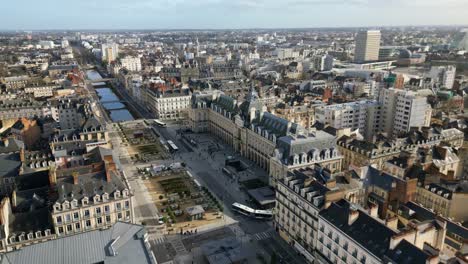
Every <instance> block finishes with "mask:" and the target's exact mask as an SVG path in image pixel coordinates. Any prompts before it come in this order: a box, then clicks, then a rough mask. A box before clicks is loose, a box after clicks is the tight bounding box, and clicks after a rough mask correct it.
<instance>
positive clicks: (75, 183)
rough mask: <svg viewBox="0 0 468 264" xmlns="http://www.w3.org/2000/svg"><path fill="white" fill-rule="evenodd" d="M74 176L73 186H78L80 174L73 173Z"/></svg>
mask: <svg viewBox="0 0 468 264" xmlns="http://www.w3.org/2000/svg"><path fill="white" fill-rule="evenodd" d="M72 176H73V184H74V185H77V184H78V172H76V171H74V172H73V173H72Z"/></svg>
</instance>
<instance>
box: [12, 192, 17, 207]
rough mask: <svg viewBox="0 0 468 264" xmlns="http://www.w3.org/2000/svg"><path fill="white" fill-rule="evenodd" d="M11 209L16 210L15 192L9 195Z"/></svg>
mask: <svg viewBox="0 0 468 264" xmlns="http://www.w3.org/2000/svg"><path fill="white" fill-rule="evenodd" d="M11 207H13V208H16V190H13V192H12V193H11Z"/></svg>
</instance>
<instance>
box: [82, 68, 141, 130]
mask: <svg viewBox="0 0 468 264" xmlns="http://www.w3.org/2000/svg"><path fill="white" fill-rule="evenodd" d="M86 75H87V77H88V79H90V80H91V81H94V80H99V79H102V77H101V75H100V74H99V73H98V72H97V71H95V70H89V71H87V72H86ZM93 87H94V89H95V90H96V93H97V94H98V96H99V103H101V104H102V106H103V107H104V109H106V111H107V112H108V113H109V116H110V118H111V119H112V121H114V122H121V121H129V120H134V119H135V118H134V117H133V116H132V114H131V113H130V112H129V111H128V109H127V107H126V105H125V104H124V103H122V102H121V100H120V98H119V97H118V96H117V95H116V94H115V93H114V92H113V91H112V89H111V88H109V87H107V83H105V82H99V83H93Z"/></svg>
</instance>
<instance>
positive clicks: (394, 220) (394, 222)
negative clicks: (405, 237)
mask: <svg viewBox="0 0 468 264" xmlns="http://www.w3.org/2000/svg"><path fill="white" fill-rule="evenodd" d="M385 225H386V226H388V227H389V228H391V229H395V230H398V217H396V216H392V217H389V218H387V220H385Z"/></svg>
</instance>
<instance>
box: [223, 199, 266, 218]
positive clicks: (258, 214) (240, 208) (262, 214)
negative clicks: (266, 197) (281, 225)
mask: <svg viewBox="0 0 468 264" xmlns="http://www.w3.org/2000/svg"><path fill="white" fill-rule="evenodd" d="M232 210H233V211H234V212H236V213H239V214H242V215H245V216H247V217H250V218H255V219H263V220H271V219H273V213H272V212H271V211H270V210H256V209H253V208H250V207H248V206H246V205H243V204H240V203H233V204H232Z"/></svg>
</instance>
